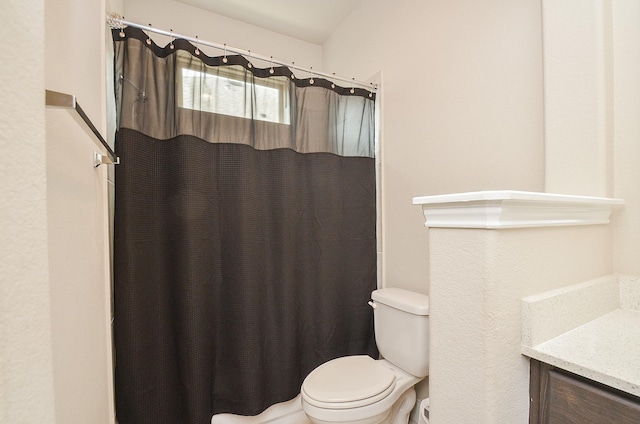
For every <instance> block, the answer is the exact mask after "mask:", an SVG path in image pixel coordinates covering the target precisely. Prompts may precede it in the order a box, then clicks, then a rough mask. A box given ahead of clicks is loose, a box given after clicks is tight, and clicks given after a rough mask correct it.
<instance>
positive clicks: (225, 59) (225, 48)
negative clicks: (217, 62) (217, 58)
mask: <svg viewBox="0 0 640 424" xmlns="http://www.w3.org/2000/svg"><path fill="white" fill-rule="evenodd" d="M228 61H229V59H227V43H224V57H223V58H222V62H224V63H227V62H228Z"/></svg>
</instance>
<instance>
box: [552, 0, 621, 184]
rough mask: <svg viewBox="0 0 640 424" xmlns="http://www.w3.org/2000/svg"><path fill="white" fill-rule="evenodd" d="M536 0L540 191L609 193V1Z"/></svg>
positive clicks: (610, 168) (610, 121)
mask: <svg viewBox="0 0 640 424" xmlns="http://www.w3.org/2000/svg"><path fill="white" fill-rule="evenodd" d="M542 4H543V34H544V76H545V77H544V96H545V97H544V99H545V100H544V105H545V156H546V157H545V173H546V174H545V175H546V180H545V191H547V192H548V193H565V194H578V195H588V196H602V197H611V196H612V195H613V168H612V166H613V110H614V109H613V90H612V81H613V80H612V78H613V73H612V56H613V55H612V50H611V42H612V39H611V30H612V29H611V0H588V1H580V2H576V1H573V0H544V1H543V2H542Z"/></svg>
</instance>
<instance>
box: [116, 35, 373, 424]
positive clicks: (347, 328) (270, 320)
mask: <svg viewBox="0 0 640 424" xmlns="http://www.w3.org/2000/svg"><path fill="white" fill-rule="evenodd" d="M113 36H114V43H115V49H116V69H115V74H116V77H117V84H116V86H117V88H116V101H117V108H118V131H117V134H116V151H117V154H118V156H119V157H120V158H121V165H118V167H117V168H116V210H115V257H114V279H115V283H114V315H115V321H114V334H115V353H116V367H115V370H116V371H115V374H116V410H117V418H118V420H119V423H120V424H147V423H148V424H164V423H166V424H206V423H210V421H211V416H212V415H213V414H216V413H223V412H231V413H235V414H241V415H255V414H258V413H260V412H262V411H263V410H264V409H265V408H267V407H269V406H270V405H272V404H274V403H277V402H281V401H286V400H289V399H292V398H293V397H295V396H296V395H297V394H298V393H299V391H300V385H301V383H302V380H303V379H304V377H305V376H306V375H307V374H308V373H309V372H310V371H311V370H312V369H313V368H315V367H316V366H318V365H319V364H321V363H322V362H325V361H327V360H329V359H332V358H335V357H339V356H343V355H352V354H369V355H371V356H374V357H375V356H376V355H377V351H376V347H375V342H374V335H373V316H372V311H371V310H370V307H369V306H368V305H367V301H368V300H369V299H370V293H371V291H372V290H374V289H375V288H376V194H375V187H376V184H375V159H374V129H373V127H374V99H375V96H374V95H371V94H370V93H369V92H368V91H366V90H362V89H355V90H353V92H352V89H351V88H341V87H332V86H331V83H330V82H328V81H326V80H322V79H315V80H312V79H310V78H307V79H297V78H292V73H291V71H290V70H289V69H288V68H286V67H275V68H269V67H267V68H265V69H261V68H257V67H255V66H253V65H251V64H250V63H249V62H248V61H247V60H246V59H245V58H244V57H241V56H228V57H222V56H221V57H209V56H206V55H205V54H204V53H203V52H202V51H199V50H197V51H196V47H195V46H193V45H192V44H190V43H188V42H186V41H184V40H174V41H173V42H172V43H171V44H169V45H167V46H165V47H163V48H161V47H159V46H157V45H156V44H155V43H153V42H151V41H150V40H149V41H147V39H148V37H147V35H146V34H145V33H144V32H142V31H140V30H137V29H132V28H127V29H126V30H124V31H122V32H121V31H120V30H114V31H113ZM172 46H173V47H172Z"/></svg>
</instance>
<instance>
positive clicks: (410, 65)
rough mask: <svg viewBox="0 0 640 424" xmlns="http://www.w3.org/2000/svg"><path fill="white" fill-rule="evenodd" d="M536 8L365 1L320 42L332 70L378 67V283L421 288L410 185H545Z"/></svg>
mask: <svg viewBox="0 0 640 424" xmlns="http://www.w3.org/2000/svg"><path fill="white" fill-rule="evenodd" d="M540 13H541V11H540V3H539V1H537V0H516V1H513V0H484V1H469V0H467V1H465V0H456V1H421V0H398V1H394V2H389V1H384V0H368V1H365V2H362V3H361V4H360V5H359V6H358V7H357V8H356V9H355V10H354V11H353V12H352V13H351V15H350V16H349V17H348V18H347V19H346V20H345V21H344V22H343V23H342V25H341V26H340V27H339V28H338V29H337V30H336V31H335V32H334V33H333V35H332V36H331V37H330V38H329V40H327V42H326V43H325V44H324V64H325V69H327V70H331V72H336V73H337V74H340V75H346V76H353V77H355V78H357V79H365V80H366V79H367V78H369V77H370V76H372V75H374V74H376V73H377V72H379V71H381V72H382V78H383V81H382V92H381V95H382V103H383V105H382V107H383V115H382V116H383V117H382V129H381V131H382V196H383V205H382V213H383V223H382V240H383V247H382V248H383V251H384V263H383V279H384V284H385V285H389V286H401V287H404V288H407V289H412V290H416V291H419V292H427V291H428V284H427V279H428V277H427V276H428V273H429V270H428V264H427V255H428V249H427V246H428V238H427V232H426V230H424V229H422V228H421V223H422V219H421V211H420V209H419V208H418V207H416V206H413V205H412V204H411V199H412V198H413V197H414V196H424V195H430V194H443V193H453V192H464V191H474V190H489V189H517V190H527V191H542V190H543V188H544V142H543V108H542V93H543V89H542V51H541V48H542V46H541V39H542V35H541V24H540V22H541V17H540Z"/></svg>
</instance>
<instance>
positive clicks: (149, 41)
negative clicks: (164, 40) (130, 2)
mask: <svg viewBox="0 0 640 424" xmlns="http://www.w3.org/2000/svg"><path fill="white" fill-rule="evenodd" d="M149 28H151V24H149ZM147 45H148V46H150V45H151V37H149V34H147Z"/></svg>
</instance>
